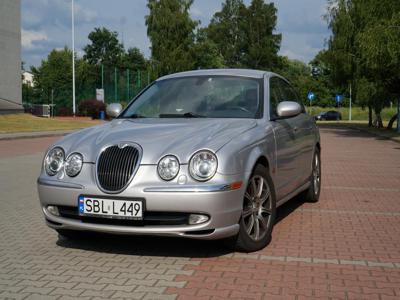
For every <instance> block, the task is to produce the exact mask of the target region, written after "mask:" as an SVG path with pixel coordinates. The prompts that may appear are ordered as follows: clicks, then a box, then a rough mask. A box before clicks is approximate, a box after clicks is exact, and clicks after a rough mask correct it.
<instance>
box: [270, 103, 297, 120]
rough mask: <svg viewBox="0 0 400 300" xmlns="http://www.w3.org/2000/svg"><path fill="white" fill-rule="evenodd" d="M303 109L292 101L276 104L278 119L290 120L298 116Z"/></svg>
mask: <svg viewBox="0 0 400 300" xmlns="http://www.w3.org/2000/svg"><path fill="white" fill-rule="evenodd" d="M302 110H303V108H302V107H301V106H300V104H299V103H297V102H294V101H282V102H281V103H279V104H278V107H277V108H276V112H277V114H278V117H279V118H290V117H295V116H297V115H299V114H300V113H301V112H302Z"/></svg>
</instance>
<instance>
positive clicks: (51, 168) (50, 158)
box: [44, 147, 64, 176]
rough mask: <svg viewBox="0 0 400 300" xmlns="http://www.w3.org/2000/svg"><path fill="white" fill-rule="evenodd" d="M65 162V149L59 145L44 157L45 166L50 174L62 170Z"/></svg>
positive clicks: (52, 174)
mask: <svg viewBox="0 0 400 300" xmlns="http://www.w3.org/2000/svg"><path fill="white" fill-rule="evenodd" d="M63 164H64V150H63V149H61V148H59V147H56V148H53V149H51V150H50V151H49V152H48V153H47V155H46V157H45V159H44V168H45V170H46V173H47V174H48V175H50V176H54V175H56V174H57V173H58V172H59V171H60V170H61V168H62V166H63Z"/></svg>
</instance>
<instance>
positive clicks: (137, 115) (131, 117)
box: [122, 114, 147, 119]
mask: <svg viewBox="0 0 400 300" xmlns="http://www.w3.org/2000/svg"><path fill="white" fill-rule="evenodd" d="M122 118H123V119H144V118H147V117H145V116H142V115H139V114H133V115H130V116H127V117H122Z"/></svg>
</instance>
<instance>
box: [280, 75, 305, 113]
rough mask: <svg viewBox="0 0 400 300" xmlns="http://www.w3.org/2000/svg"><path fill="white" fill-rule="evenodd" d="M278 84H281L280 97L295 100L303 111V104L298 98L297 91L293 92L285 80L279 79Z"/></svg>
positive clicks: (285, 99)
mask: <svg viewBox="0 0 400 300" xmlns="http://www.w3.org/2000/svg"><path fill="white" fill-rule="evenodd" d="M280 85H281V91H282V97H283V100H282V101H293V102H297V103H298V104H300V106H301V107H302V111H303V113H304V112H305V108H304V105H303V103H302V101H301V100H300V99H299V97H298V96H297V93H296V92H295V90H294V89H293V88H292V87H291V86H290V84H288V83H287V82H286V81H284V80H282V79H280Z"/></svg>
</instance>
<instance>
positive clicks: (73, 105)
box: [71, 0, 76, 117]
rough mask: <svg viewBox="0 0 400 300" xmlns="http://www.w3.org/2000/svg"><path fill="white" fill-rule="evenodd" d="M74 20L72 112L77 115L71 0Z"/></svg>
mask: <svg viewBox="0 0 400 300" xmlns="http://www.w3.org/2000/svg"><path fill="white" fill-rule="evenodd" d="M71 21H72V113H73V115H74V117H75V113H76V108H75V22H74V0H71Z"/></svg>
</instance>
